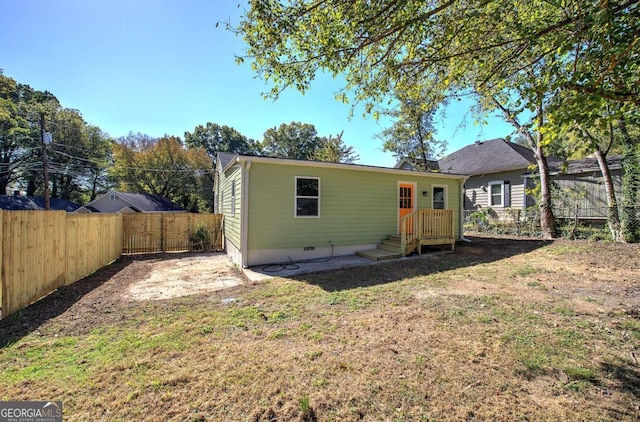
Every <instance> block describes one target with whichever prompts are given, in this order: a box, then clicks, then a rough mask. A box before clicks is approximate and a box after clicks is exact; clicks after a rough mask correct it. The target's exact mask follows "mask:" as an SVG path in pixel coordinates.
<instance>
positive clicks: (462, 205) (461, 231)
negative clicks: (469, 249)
mask: <svg viewBox="0 0 640 422" xmlns="http://www.w3.org/2000/svg"><path fill="white" fill-rule="evenodd" d="M469 177H471V176H467V177H465V178H464V179H463V180H462V181H461V182H460V240H461V241H463V242H469V243H470V242H471V240H470V239H467V238H466V237H464V184H465V182H466V181H467V180H468V179H469Z"/></svg>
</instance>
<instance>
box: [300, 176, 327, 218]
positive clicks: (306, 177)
mask: <svg viewBox="0 0 640 422" xmlns="http://www.w3.org/2000/svg"><path fill="white" fill-rule="evenodd" d="M298 179H313V180H317V181H318V196H298ZM321 196H322V181H321V180H320V178H319V177H316V176H296V177H295V181H294V183H293V217H294V218H320V210H321V207H320V203H321V199H320V197H321ZM298 198H307V199H317V200H318V215H298Z"/></svg>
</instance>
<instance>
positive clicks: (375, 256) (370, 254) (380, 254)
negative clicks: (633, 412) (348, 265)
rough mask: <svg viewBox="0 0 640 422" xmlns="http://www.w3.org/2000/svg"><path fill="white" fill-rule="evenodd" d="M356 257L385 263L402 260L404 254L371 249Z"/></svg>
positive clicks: (361, 252) (358, 253)
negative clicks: (389, 260) (386, 261)
mask: <svg viewBox="0 0 640 422" xmlns="http://www.w3.org/2000/svg"><path fill="white" fill-rule="evenodd" d="M356 255H358V256H361V257H363V258H368V259H372V260H374V261H383V260H385V259H396V258H402V254H401V253H400V252H392V251H388V250H386V249H369V250H366V251H358V252H356Z"/></svg>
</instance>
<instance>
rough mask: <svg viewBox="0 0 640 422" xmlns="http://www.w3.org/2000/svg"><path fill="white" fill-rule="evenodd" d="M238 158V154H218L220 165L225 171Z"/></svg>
mask: <svg viewBox="0 0 640 422" xmlns="http://www.w3.org/2000/svg"><path fill="white" fill-rule="evenodd" d="M237 156H238V154H232V153H230V152H219V153H218V159H219V160H220V165H221V166H222V168H223V169H224V168H226V167H227V165H229V163H230V162H231V161H233V159H234V158H235V157H237Z"/></svg>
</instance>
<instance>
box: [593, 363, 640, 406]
mask: <svg viewBox="0 0 640 422" xmlns="http://www.w3.org/2000/svg"><path fill="white" fill-rule="evenodd" d="M602 371H603V372H604V373H605V374H607V375H608V376H609V377H610V378H612V379H615V380H616V381H618V382H619V383H620V390H621V391H622V392H623V393H625V394H630V395H633V396H634V397H635V398H636V399H638V398H640V372H639V371H638V370H636V369H634V368H632V367H630V366H628V365H624V366H623V365H615V364H611V363H603V364H602Z"/></svg>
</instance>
